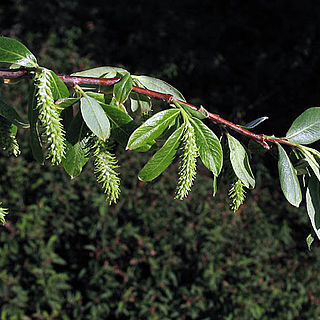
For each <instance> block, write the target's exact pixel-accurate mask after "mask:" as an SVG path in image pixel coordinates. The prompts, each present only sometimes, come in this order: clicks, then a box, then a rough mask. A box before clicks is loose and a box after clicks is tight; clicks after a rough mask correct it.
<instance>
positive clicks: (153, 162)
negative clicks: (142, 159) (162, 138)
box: [139, 126, 184, 181]
mask: <svg viewBox="0 0 320 320" xmlns="http://www.w3.org/2000/svg"><path fill="white" fill-rule="evenodd" d="M183 129H184V126H181V127H180V128H178V129H177V130H176V131H174V132H173V133H172V135H171V136H170V137H169V138H168V140H167V141H166V142H165V144H164V145H163V146H162V148H161V149H160V150H159V151H157V152H156V153H155V154H154V156H153V157H152V158H151V159H150V160H149V161H148V162H147V164H146V165H145V166H144V167H143V168H142V170H141V171H140V173H139V179H140V180H142V181H151V180H153V179H155V178H156V177H158V176H159V175H160V174H161V173H162V172H163V171H164V170H165V169H166V168H167V167H168V166H169V165H170V164H171V163H172V161H173V159H174V157H175V154H176V152H177V149H178V147H179V144H180V143H181V138H182V134H183Z"/></svg>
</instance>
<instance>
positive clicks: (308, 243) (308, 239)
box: [306, 233, 314, 251]
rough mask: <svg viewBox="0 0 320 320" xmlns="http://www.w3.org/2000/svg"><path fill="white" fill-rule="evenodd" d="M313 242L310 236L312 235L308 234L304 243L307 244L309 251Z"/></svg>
mask: <svg viewBox="0 0 320 320" xmlns="http://www.w3.org/2000/svg"><path fill="white" fill-rule="evenodd" d="M313 241H314V237H313V236H312V234H311V233H310V234H309V235H308V236H307V239H306V242H307V246H308V249H309V251H310V250H311V245H312V243H313Z"/></svg>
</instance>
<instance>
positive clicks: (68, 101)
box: [55, 97, 81, 109]
mask: <svg viewBox="0 0 320 320" xmlns="http://www.w3.org/2000/svg"><path fill="white" fill-rule="evenodd" d="M80 99H81V97H78V98H61V99H58V100H57V101H56V102H55V105H56V106H57V108H59V109H66V108H68V107H71V106H72V105H74V104H75V103H77V102H78V101H80Z"/></svg>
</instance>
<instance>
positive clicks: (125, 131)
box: [100, 102, 137, 147]
mask: <svg viewBox="0 0 320 320" xmlns="http://www.w3.org/2000/svg"><path fill="white" fill-rule="evenodd" d="M100 105H101V107H102V108H103V110H104V112H105V113H106V115H107V116H108V118H109V120H110V121H111V134H112V137H113V138H114V139H115V140H116V141H117V142H119V143H120V144H121V145H122V146H124V147H125V146H126V145H127V143H128V140H129V137H130V135H131V133H132V132H133V131H134V130H135V129H136V128H137V124H136V123H135V121H134V120H133V119H132V118H131V117H130V116H129V115H128V114H127V113H126V112H124V111H122V110H121V109H119V108H118V107H115V106H111V105H107V104H105V103H101V102H100Z"/></svg>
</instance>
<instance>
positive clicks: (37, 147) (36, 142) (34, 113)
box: [28, 89, 44, 164]
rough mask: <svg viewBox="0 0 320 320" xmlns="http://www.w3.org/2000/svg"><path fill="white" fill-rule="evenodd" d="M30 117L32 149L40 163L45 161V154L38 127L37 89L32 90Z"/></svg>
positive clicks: (29, 105)
mask: <svg viewBox="0 0 320 320" xmlns="http://www.w3.org/2000/svg"><path fill="white" fill-rule="evenodd" d="M28 118H29V123H30V131H29V132H30V136H29V142H30V147H31V150H32V155H33V157H34V158H35V159H36V161H38V162H39V163H41V164H43V163H44V155H43V150H42V146H41V140H40V137H39V132H38V128H37V122H38V109H37V98H36V93H35V90H34V89H33V90H31V91H30V95H29V100H28Z"/></svg>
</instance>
